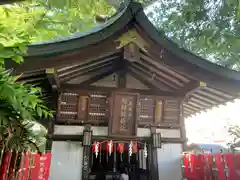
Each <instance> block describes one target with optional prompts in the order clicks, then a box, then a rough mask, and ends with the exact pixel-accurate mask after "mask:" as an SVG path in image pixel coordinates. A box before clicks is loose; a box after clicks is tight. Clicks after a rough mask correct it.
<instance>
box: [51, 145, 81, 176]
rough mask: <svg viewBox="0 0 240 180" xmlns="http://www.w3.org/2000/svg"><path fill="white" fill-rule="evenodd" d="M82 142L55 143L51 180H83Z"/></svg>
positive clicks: (53, 146)
mask: <svg viewBox="0 0 240 180" xmlns="http://www.w3.org/2000/svg"><path fill="white" fill-rule="evenodd" d="M82 158H83V147H82V145H81V142H67V141H54V142H53V144H52V161H51V168H50V177H49V180H81V179H82V178H81V177H82Z"/></svg>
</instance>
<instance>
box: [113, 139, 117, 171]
mask: <svg viewBox="0 0 240 180" xmlns="http://www.w3.org/2000/svg"><path fill="white" fill-rule="evenodd" d="M113 148H114V149H113V153H114V154H113V158H114V160H113V172H116V171H117V143H113Z"/></svg>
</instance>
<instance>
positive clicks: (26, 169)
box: [22, 152, 31, 180]
mask: <svg viewBox="0 0 240 180" xmlns="http://www.w3.org/2000/svg"><path fill="white" fill-rule="evenodd" d="M30 158H31V153H30V152H26V154H25V160H24V169H23V177H22V180H28V175H29V168H30V167H29V161H30Z"/></svg>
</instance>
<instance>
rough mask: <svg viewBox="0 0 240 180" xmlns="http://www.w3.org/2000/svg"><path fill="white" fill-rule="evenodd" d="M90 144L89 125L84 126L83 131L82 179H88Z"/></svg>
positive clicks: (90, 132)
mask: <svg viewBox="0 0 240 180" xmlns="http://www.w3.org/2000/svg"><path fill="white" fill-rule="evenodd" d="M91 144H92V130H91V126H86V127H85V129H84V131H83V164H82V180H88V175H89V168H90V155H91Z"/></svg>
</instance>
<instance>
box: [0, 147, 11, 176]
mask: <svg viewBox="0 0 240 180" xmlns="http://www.w3.org/2000/svg"><path fill="white" fill-rule="evenodd" d="M10 161H11V152H9V151H8V152H5V153H4V154H3V159H2V164H1V169H0V180H7V176H8V168H9V165H10Z"/></svg>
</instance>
